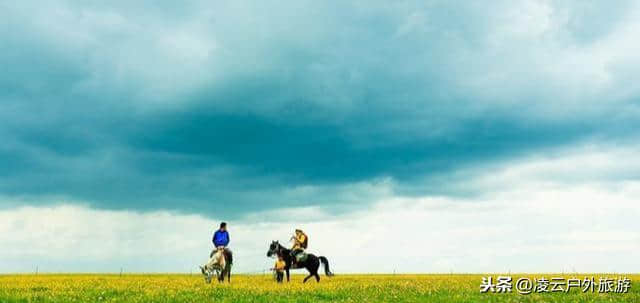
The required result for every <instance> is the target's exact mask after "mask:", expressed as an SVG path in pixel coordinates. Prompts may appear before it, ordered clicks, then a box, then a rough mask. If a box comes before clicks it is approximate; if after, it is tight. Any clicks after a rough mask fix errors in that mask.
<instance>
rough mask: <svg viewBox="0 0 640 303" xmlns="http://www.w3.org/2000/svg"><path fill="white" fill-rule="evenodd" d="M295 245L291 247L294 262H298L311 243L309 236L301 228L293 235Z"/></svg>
mask: <svg viewBox="0 0 640 303" xmlns="http://www.w3.org/2000/svg"><path fill="white" fill-rule="evenodd" d="M292 240H293V247H291V256H292V257H293V263H294V264H297V263H298V262H300V261H301V260H302V258H303V257H304V250H305V249H306V248H307V245H308V243H309V237H307V235H306V234H305V233H304V232H303V231H302V230H301V229H296V232H295V235H294V236H293V237H292Z"/></svg>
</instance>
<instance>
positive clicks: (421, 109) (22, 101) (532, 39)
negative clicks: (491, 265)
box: [0, 1, 640, 218]
mask: <svg viewBox="0 0 640 303" xmlns="http://www.w3.org/2000/svg"><path fill="white" fill-rule="evenodd" d="M608 7H609V6H608ZM2 8H3V9H2V10H1V11H2V13H0V17H2V18H0V19H1V20H2V21H0V22H1V23H0V25H1V27H0V37H1V38H2V41H3V42H4V43H3V44H2V45H0V54H2V55H0V64H1V65H2V66H4V67H5V68H6V72H5V73H4V74H3V75H2V76H0V102H1V105H2V111H0V119H1V120H0V121H1V122H0V135H1V136H2V138H3V145H2V146H0V155H1V157H0V176H2V179H1V180H0V193H2V194H3V195H6V196H9V197H12V199H18V201H22V202H21V203H24V204H28V205H47V204H51V203H55V202H56V201H57V200H58V199H59V197H61V198H63V199H66V200H69V201H83V203H86V204H87V205H90V207H92V208H99V209H117V210H123V209H129V210H135V211H139V210H144V211H153V210H172V211H177V212H181V213H198V212H206V213H208V214H212V215H210V216H214V215H213V214H215V215H217V214H218V213H220V214H221V215H224V216H229V217H235V218H238V217H242V216H243V215H247V214H249V213H251V212H256V211H266V210H269V209H273V208H290V207H319V208H321V209H324V210H326V211H329V212H336V211H337V210H338V209H340V210H346V209H348V210H350V211H355V210H357V209H361V208H364V207H366V206H367V205H371V204H374V203H377V202H379V200H381V199H384V198H387V197H389V196H394V195H408V196H412V197H415V196H433V195H449V196H451V197H459V196H462V195H482V194H491V191H494V190H497V191H499V190H501V188H500V186H499V185H492V186H490V187H482V186H480V185H478V186H475V187H472V188H471V190H469V189H468V188H467V187H466V186H464V185H465V184H468V183H470V182H471V181H472V180H469V179H465V178H461V177H464V176H474V175H477V174H478V173H479V172H481V170H482V169H483V168H485V167H494V166H500V165H502V164H504V163H509V162H510V161H517V159H522V158H523V157H524V158H526V157H530V156H535V155H539V154H546V153H553V152H554V151H558V150H564V149H566V148H567V147H570V146H576V145H583V144H590V143H593V144H602V145H614V144H623V145H628V144H629V142H632V141H633V140H634V139H635V136H636V135H635V133H636V132H635V131H634V130H635V129H636V128H637V126H638V125H637V120H638V119H637V117H638V113H639V111H638V106H637V102H636V99H637V97H638V93H639V87H638V85H637V84H635V83H633V81H631V82H630V81H629V80H628V79H634V78H637V77H636V76H637V75H636V73H637V72H636V71H637V70H638V69H637V68H634V67H637V66H638V64H639V62H638V60H637V59H636V55H635V54H636V53H637V49H638V47H640V44H638V43H637V42H636V40H637V39H633V38H634V37H635V35H634V34H635V32H637V27H638V26H640V23H638V21H637V20H639V19H638V18H637V16H638V14H639V11H638V8H639V7H638V5H637V4H635V3H633V2H620V3H617V5H616V8H615V9H608V10H603V9H601V8H599V7H598V6H597V5H595V4H585V3H581V2H563V3H561V4H559V3H551V2H546V1H521V2H512V1H502V2H500V1H499V2H494V3H491V4H486V3H483V4H482V5H478V4H468V3H465V4H464V5H461V4H460V3H453V2H446V3H445V2H424V3H416V2H411V1H400V2H394V3H370V2H358V1H356V2H352V3H332V2H325V3H315V2H304V1H303V2H297V3H286V4H285V3H281V2H270V1H265V2H261V3H245V2H237V1H236V2H222V3H215V4H212V3H210V2H207V1H188V2H185V3H182V4H181V5H175V4H171V3H166V2H159V3H153V4H149V3H146V4H145V3H137V4H132V3H129V2H122V1H115V2H110V3H109V5H104V4H98V3H81V4H78V3H71V2H47V1H45V2H39V3H37V4H35V3H29V2H24V1H23V2H19V3H18V2H15V3H6V4H2ZM24 20H30V22H28V23H25V22H24ZM594 177H595V178H597V176H594ZM566 178H568V179H572V177H571V176H566ZM600 178H603V179H604V178H607V176H602V177H600ZM439 180H440V181H439ZM444 182H451V183H454V182H455V184H447V186H441V185H442V183H444ZM487 186H489V185H487ZM0 203H2V204H0V206H4V207H5V208H6V207H8V205H9V204H8V202H0ZM11 205H13V204H11Z"/></svg>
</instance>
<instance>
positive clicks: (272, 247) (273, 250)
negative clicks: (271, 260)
mask: <svg viewBox="0 0 640 303" xmlns="http://www.w3.org/2000/svg"><path fill="white" fill-rule="evenodd" d="M279 248H280V243H278V241H271V245H269V250H268V251H267V257H271V256H273V255H275V254H276V253H278V249H279Z"/></svg>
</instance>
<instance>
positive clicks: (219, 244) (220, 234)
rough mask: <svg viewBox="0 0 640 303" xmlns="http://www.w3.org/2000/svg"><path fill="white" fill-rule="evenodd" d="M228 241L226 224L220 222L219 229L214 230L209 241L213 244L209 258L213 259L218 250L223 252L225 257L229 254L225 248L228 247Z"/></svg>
mask: <svg viewBox="0 0 640 303" xmlns="http://www.w3.org/2000/svg"><path fill="white" fill-rule="evenodd" d="M229 240H230V239H229V232H228V231H227V222H222V223H220V228H219V229H218V230H216V232H215V233H213V238H212V240H211V241H212V242H213V245H214V246H215V248H214V249H213V251H212V252H211V255H210V256H209V257H213V254H214V253H215V252H216V250H218V249H222V250H224V251H225V253H226V254H227V255H228V254H230V253H231V251H230V250H229V249H228V248H227V245H229Z"/></svg>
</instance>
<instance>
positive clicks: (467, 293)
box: [0, 274, 640, 302]
mask: <svg viewBox="0 0 640 303" xmlns="http://www.w3.org/2000/svg"><path fill="white" fill-rule="evenodd" d="M483 276H488V275H481V274H473V275H470V274H425V275H404V274H398V275H377V274H371V275H336V276H334V277H330V278H329V277H326V276H322V280H321V281H320V283H315V281H310V282H308V283H306V284H302V279H303V277H304V276H302V275H293V276H292V278H291V282H290V283H284V284H276V283H275V281H274V280H273V278H272V277H271V275H235V276H232V280H231V284H226V283H225V284H218V283H216V282H214V283H212V284H206V283H205V282H204V280H203V279H202V277H201V276H199V275H196V274H193V275H182V274H125V275H118V274H115V275H108V274H39V275H32V274H29V275H0V302H640V285H636V284H635V283H640V275H637V274H636V275H621V274H615V275H614V274H570V275H567V274H565V275H559V274H527V275H518V274H510V275H509V276H512V277H513V279H514V284H515V280H517V279H518V278H520V277H529V278H531V279H539V278H541V277H546V278H551V277H563V278H565V279H569V278H578V279H584V277H591V276H593V277H595V278H596V279H598V278H599V277H605V276H606V277H612V278H615V277H620V276H625V277H628V278H630V279H631V281H632V284H631V288H630V289H629V292H628V293H598V291H597V290H598V289H597V287H596V291H595V292H587V293H583V292H582V291H581V290H580V289H573V290H571V291H570V292H568V293H564V292H563V293H532V294H528V295H522V294H518V293H517V292H516V291H515V288H514V290H513V292H511V293H481V292H480V284H481V282H482V277H483ZM491 276H493V277H494V278H495V277H497V276H498V275H496V274H492V275H491Z"/></svg>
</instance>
